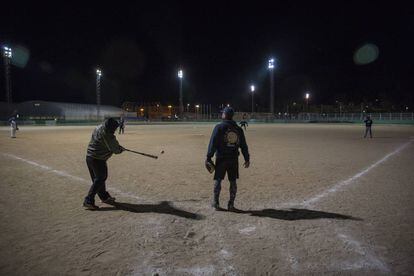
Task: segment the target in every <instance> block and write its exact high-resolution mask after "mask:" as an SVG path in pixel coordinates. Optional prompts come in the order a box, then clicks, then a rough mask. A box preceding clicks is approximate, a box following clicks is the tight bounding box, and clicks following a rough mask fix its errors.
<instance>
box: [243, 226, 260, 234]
mask: <svg viewBox="0 0 414 276" xmlns="http://www.w3.org/2000/svg"><path fill="white" fill-rule="evenodd" d="M254 231H256V226H249V227H246V228H243V229H240V230H239V233H240V234H243V235H250V234H251V233H253V232H254Z"/></svg>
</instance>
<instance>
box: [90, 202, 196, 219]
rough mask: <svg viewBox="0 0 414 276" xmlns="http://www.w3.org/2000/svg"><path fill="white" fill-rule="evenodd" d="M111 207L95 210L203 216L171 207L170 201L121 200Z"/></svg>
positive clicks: (184, 216)
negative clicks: (143, 202)
mask: <svg viewBox="0 0 414 276" xmlns="http://www.w3.org/2000/svg"><path fill="white" fill-rule="evenodd" d="M110 205H112V206H113V207H101V208H99V209H98V210H96V211H117V210H122V211H128V212H132V213H159V214H168V215H174V216H178V217H183V218H188V219H194V220H201V219H203V218H204V216H203V215H199V214H196V213H191V212H187V211H184V210H181V209H178V208H175V207H173V206H172V205H171V204H170V202H168V201H162V202H160V203H158V204H132V203H123V202H114V203H112V204H110Z"/></svg>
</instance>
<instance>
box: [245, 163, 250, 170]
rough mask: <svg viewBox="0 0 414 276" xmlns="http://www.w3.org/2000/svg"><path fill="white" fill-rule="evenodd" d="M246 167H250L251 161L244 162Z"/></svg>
mask: <svg viewBox="0 0 414 276" xmlns="http://www.w3.org/2000/svg"><path fill="white" fill-rule="evenodd" d="M244 167H245V168H246V169H247V168H248V167H250V161H246V162H244Z"/></svg>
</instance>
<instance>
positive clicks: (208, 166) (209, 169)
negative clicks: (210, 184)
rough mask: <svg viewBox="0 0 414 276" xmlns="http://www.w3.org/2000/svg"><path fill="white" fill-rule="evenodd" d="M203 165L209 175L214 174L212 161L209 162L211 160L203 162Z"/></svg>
mask: <svg viewBox="0 0 414 276" xmlns="http://www.w3.org/2000/svg"><path fill="white" fill-rule="evenodd" d="M205 165H206V169H207V171H208V172H209V173H213V172H214V169H215V166H214V163H213V161H211V159H207V160H206V162H205Z"/></svg>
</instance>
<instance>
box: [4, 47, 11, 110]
mask: <svg viewBox="0 0 414 276" xmlns="http://www.w3.org/2000/svg"><path fill="white" fill-rule="evenodd" d="M12 55H13V53H12V49H11V48H9V47H7V46H4V47H3V57H4V77H5V82H6V102H7V108H8V109H10V108H11V106H10V105H11V103H12V89H11V79H10V63H11V59H12ZM8 111H9V110H8Z"/></svg>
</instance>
